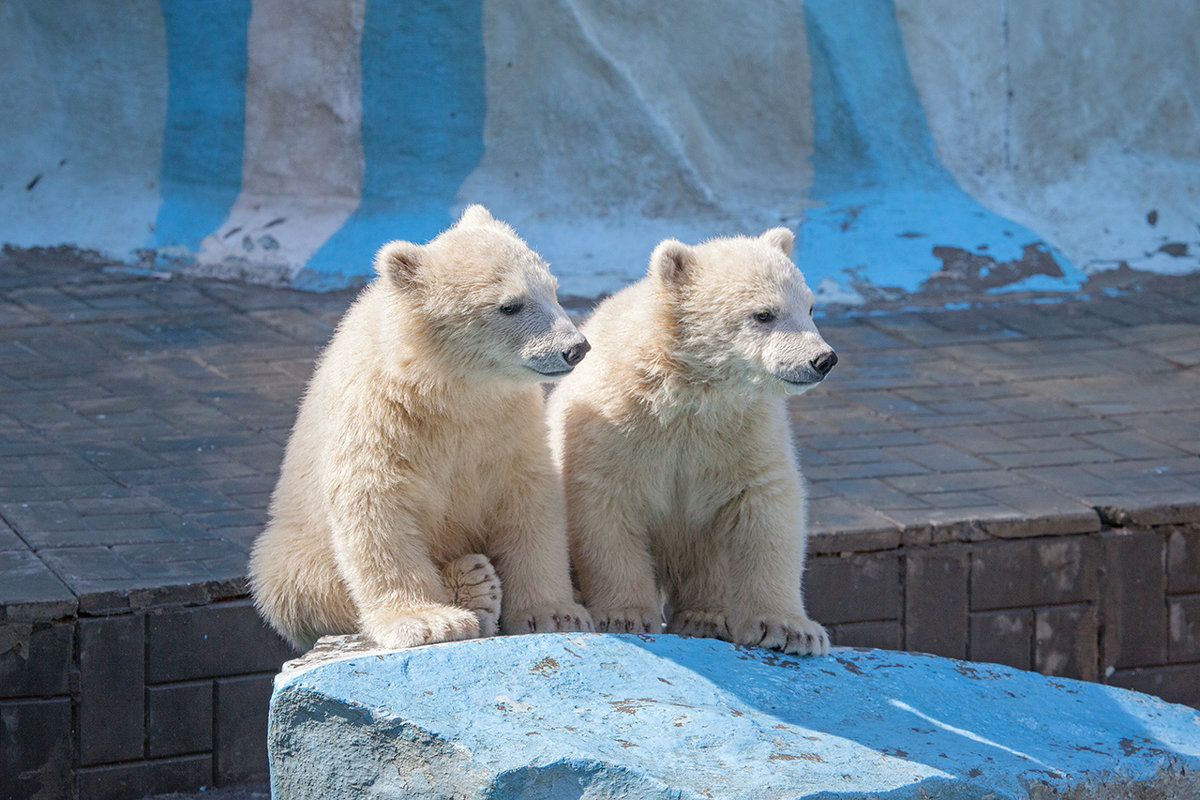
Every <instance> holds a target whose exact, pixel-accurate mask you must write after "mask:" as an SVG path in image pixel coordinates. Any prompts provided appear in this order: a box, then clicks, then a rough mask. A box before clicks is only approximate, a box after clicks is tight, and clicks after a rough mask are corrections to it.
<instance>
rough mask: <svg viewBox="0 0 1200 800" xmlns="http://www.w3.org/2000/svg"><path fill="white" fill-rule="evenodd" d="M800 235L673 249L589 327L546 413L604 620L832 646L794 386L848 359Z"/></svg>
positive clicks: (584, 569)
mask: <svg viewBox="0 0 1200 800" xmlns="http://www.w3.org/2000/svg"><path fill="white" fill-rule="evenodd" d="M791 249H792V234H791V232H790V231H788V230H787V229H786V228H775V229H772V230H770V231H767V232H766V233H765V234H763V235H762V236H761V237H758V238H748V237H735V238H726V239H714V240H712V241H709V242H706V243H704V244H701V245H697V246H695V247H688V246H686V245H684V244H682V243H680V242H677V241H674V240H667V241H665V242H663V243H661V244H660V245H659V246H658V248H657V249H656V250H655V251H654V254H653V256H652V257H651V263H650V269H649V272H648V274H647V276H646V277H645V278H643V279H642V280H641V281H639V282H638V283H636V284H634V285H632V286H630V287H627V288H626V289H624V290H622V291H621V292H619V293H617V294H615V295H614V296H612V297H611V298H609V299H608V300H606V301H605V302H604V303H602V304H601V305H600V306H599V307H598V308H597V309H596V312H595V314H594V315H593V316H592V318H591V319H590V320H589V321H588V323H587V324H586V325H585V326H584V329H583V330H584V333H585V334H586V335H587V337H588V339H589V340H590V341H591V343H592V345H593V347H594V348H595V349H594V350H593V353H592V355H590V356H589V357H588V359H587V360H586V361H585V362H584V363H583V364H581V365H580V366H579V368H577V369H576V370H575V372H574V373H572V375H571V376H570V377H568V378H566V379H565V380H564V381H563V382H562V383H560V384H559V386H558V387H557V388H556V389H555V391H554V393H553V395H552V396H551V399H550V404H549V407H548V413H549V416H550V425H551V440H552V443H553V447H554V450H555V455H556V457H557V458H558V459H559V462H560V466H561V469H562V471H563V479H564V482H565V487H566V494H567V518H568V530H569V533H570V541H571V551H572V560H573V563H574V566H575V569H576V571H577V574H578V577H579V584H580V589H581V590H582V593H583V598H584V602H585V603H586V604H587V606H588V609H589V610H590V611H591V613H592V616H593V619H594V620H595V623H596V626H597V629H598V630H608V631H633V632H636V631H657V630H659V626H660V625H661V615H662V609H663V604H662V597H663V595H666V598H667V599H668V601H669V604H670V608H671V617H670V619H669V620H668V625H667V629H668V631H671V632H675V633H681V634H686V635H699V636H717V637H720V638H723V639H728V640H730V641H734V642H737V643H740V644H751V645H761V646H763V647H772V648H777V649H780V650H783V651H785V652H788V653H817V654H824V653H826V652H828V649H829V639H828V637H827V636H826V633H825V630H824V629H823V628H822V627H821V626H820V625H818V624H817V623H816V622H813V621H812V620H811V619H809V618H808V615H807V614H806V613H805V610H804V602H803V599H802V595H801V587H800V582H801V575H802V572H803V569H804V558H805V548H806V536H807V533H806V521H805V495H804V487H803V484H802V482H801V478H800V472H799V468H798V466H797V463H796V459H795V454H794V452H793V450H792V446H791V443H790V436H789V430H788V421H787V409H786V398H787V397H788V396H789V395H796V394H800V393H802V392H804V391H807V390H808V389H809V388H811V387H813V386H815V385H816V384H817V383H818V382H820V381H821V380H822V379H823V378H824V377H825V375H826V374H827V373H828V372H829V370H830V369H832V367H833V365H834V364H835V363H836V361H837V356H836V355H834V353H833V351H832V350H831V349H830V348H829V345H827V344H826V343H825V341H824V340H823V339H822V338H821V335H820V334H819V333H818V332H817V328H816V326H815V325H814V324H813V321H812V318H811V313H812V306H813V295H812V292H811V291H809V289H808V287H807V286H806V285H805V283H804V278H803V277H802V276H801V274H800V271H799V270H798V269H796V267H795V265H794V264H793V263H792V262H791V259H790V255H791Z"/></svg>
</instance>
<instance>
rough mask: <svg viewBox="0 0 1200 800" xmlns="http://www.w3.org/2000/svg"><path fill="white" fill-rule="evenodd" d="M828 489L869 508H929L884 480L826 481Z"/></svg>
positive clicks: (825, 484)
mask: <svg viewBox="0 0 1200 800" xmlns="http://www.w3.org/2000/svg"><path fill="white" fill-rule="evenodd" d="M823 485H824V486H825V487H826V488H828V489H832V490H833V491H834V492H837V493H838V494H840V495H842V496H844V497H847V498H849V499H851V500H853V501H855V502H857V503H860V504H863V505H865V506H867V507H869V508H876V509H880V510H886V509H889V508H927V507H928V505H929V504H928V503H925V502H923V501H921V500H918V499H917V498H915V497H913V496H912V495H910V494H908V493H906V492H901V491H897V490H896V489H893V488H892V487H891V486H888V485H887V484H886V483H884V482H883V481H882V480H879V479H876V478H863V479H859V480H846V481H826V482H825V483H824V484H823Z"/></svg>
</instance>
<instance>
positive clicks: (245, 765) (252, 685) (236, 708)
mask: <svg viewBox="0 0 1200 800" xmlns="http://www.w3.org/2000/svg"><path fill="white" fill-rule="evenodd" d="M273 681H274V675H273V674H270V675H248V676H246V677H242V678H222V679H219V680H217V681H216V695H215V697H216V703H215V709H214V713H215V714H216V726H215V733H214V738H215V741H214V742H213V758H214V763H213V767H214V773H215V777H216V782H217V785H218V786H228V785H231V784H238V783H247V782H250V781H262V780H266V778H267V777H268V766H267V713H268V709H269V706H270V703H271V689H272V684H273Z"/></svg>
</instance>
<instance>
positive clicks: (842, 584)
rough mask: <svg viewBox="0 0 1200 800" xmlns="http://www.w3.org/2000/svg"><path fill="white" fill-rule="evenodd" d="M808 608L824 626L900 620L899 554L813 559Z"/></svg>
mask: <svg viewBox="0 0 1200 800" xmlns="http://www.w3.org/2000/svg"><path fill="white" fill-rule="evenodd" d="M804 600H805V607H806V608H807V610H808V612H809V614H810V615H811V616H812V617H813V619H816V620H818V621H819V622H821V623H824V624H827V625H831V624H841V623H846V622H864V621H878V620H898V619H900V617H901V614H902V610H903V606H902V604H901V594H900V558H899V555H898V554H897V553H894V552H892V553H872V554H859V555H856V556H854V557H844V556H818V557H814V558H810V559H809V560H808V564H807V565H806V567H805V571H804Z"/></svg>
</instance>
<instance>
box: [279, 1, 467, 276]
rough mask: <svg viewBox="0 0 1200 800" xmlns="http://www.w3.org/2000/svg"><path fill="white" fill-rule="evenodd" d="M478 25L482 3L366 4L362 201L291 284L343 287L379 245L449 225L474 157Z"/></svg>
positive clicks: (422, 238)
mask: <svg viewBox="0 0 1200 800" xmlns="http://www.w3.org/2000/svg"><path fill="white" fill-rule="evenodd" d="M482 19H483V7H482V0H450V1H448V2H439V3H431V4H409V3H399V4H396V3H388V2H381V1H380V0H371V1H370V2H368V4H367V11H366V21H365V24H364V29H363V42H362V75H363V84H362V93H363V100H362V103H363V121H362V143H363V155H364V158H365V162H366V163H365V166H366V173H365V175H364V185H363V193H362V200H361V202H360V203H359V207H358V209H357V210H356V211H355V213H354V214H353V215H351V217H350V219H348V220H347V221H346V223H345V225H343V226H342V228H341V229H340V230H339V231H338V232H337V233H335V234H334V235H333V236H332V237H331V238H330V239H329V241H327V242H326V243H325V245H324V246H323V247H322V248H321V249H320V250H318V251H317V253H316V254H315V255H314V256H313V258H312V259H311V260H310V261H309V263H308V265H307V269H306V270H305V272H304V273H302V275H301V278H300V281H299V283H300V284H301V285H305V286H309V287H314V288H319V287H321V286H322V285H323V284H325V283H330V284H342V285H344V284H345V278H346V277H347V276H353V275H361V274H363V272H364V271H366V270H369V269H370V265H371V259H372V257H373V256H374V254H375V251H376V250H378V249H379V247H380V245H382V244H383V243H384V242H388V241H391V240H392V239H406V240H409V241H415V242H424V241H427V240H429V239H431V238H433V237H434V236H436V235H437V233H438V232H439V231H440V230H442V229H443V228H445V227H446V226H447V225H449V224H450V222H452V213H453V210H454V207H455V205H456V203H458V197H457V193H458V189H459V187H460V186H461V185H462V183H463V181H464V180H466V178H467V176H468V175H469V174H470V173H471V171H472V170H473V169H475V167H476V166H477V165H478V164H479V159H480V158H481V157H482V156H483V120H484V109H485V107H486V99H485V97H484V52H483V29H482Z"/></svg>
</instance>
